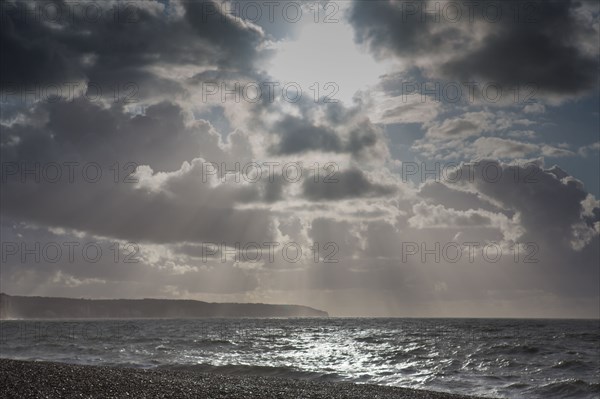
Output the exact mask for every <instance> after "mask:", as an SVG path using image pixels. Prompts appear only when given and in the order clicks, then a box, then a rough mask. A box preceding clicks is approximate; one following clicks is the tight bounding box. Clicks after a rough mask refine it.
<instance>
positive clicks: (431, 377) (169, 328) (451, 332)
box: [0, 318, 600, 399]
mask: <svg viewBox="0 0 600 399" xmlns="http://www.w3.org/2000/svg"><path fill="white" fill-rule="evenodd" d="M599 323H600V322H599V321H598V320H595V321H592V320H589V321H584V320H577V321H566V320H480V319H479V320H466V319H336V318H329V319H236V320H232V319H212V320H211V319H208V320H207V319H204V320H95V321H93V320H92V321H18V320H13V321H3V322H1V323H0V332H1V335H0V356H1V357H5V358H14V359H29V360H49V361H59V362H69V363H80V364H102V365H122V366H133V367H165V368H186V369H192V370H198V371H208V372H211V371H216V372H220V373H233V374H258V375H272V376H283V377H294V378H308V379H318V380H336V381H352V382H360V383H374V384H381V385H393V386H401V387H410V388H422V389H432V390H438V391H445V392H453V393H464V394H473V395H481V396H491V397H502V398H544V399H546V398H600V324H599Z"/></svg>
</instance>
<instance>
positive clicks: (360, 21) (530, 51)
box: [350, 0, 599, 94]
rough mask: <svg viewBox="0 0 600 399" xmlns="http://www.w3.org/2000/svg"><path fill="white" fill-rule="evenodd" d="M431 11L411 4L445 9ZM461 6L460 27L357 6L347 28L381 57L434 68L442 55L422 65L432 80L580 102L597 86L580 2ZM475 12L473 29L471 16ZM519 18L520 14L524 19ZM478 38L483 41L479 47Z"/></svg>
mask: <svg viewBox="0 0 600 399" xmlns="http://www.w3.org/2000/svg"><path fill="white" fill-rule="evenodd" d="M432 3H433V2H432ZM432 3H429V2H425V1H423V2H415V3H411V4H412V6H413V7H416V8H417V10H421V9H427V10H433V9H435V5H436V4H437V5H438V6H439V5H440V3H434V4H432ZM458 4H459V8H460V9H462V10H463V13H462V17H461V18H460V19H459V20H458V22H450V20H449V18H447V17H444V16H442V17H441V18H440V19H439V21H437V22H433V21H432V20H431V16H429V17H426V18H429V19H428V20H426V21H423V20H422V19H421V15H422V14H421V13H420V12H417V13H416V14H412V13H413V11H411V10H409V9H408V8H407V3H406V2H402V1H398V2H395V1H371V2H367V1H355V2H354V4H353V6H352V9H351V10H350V21H351V22H352V24H353V26H354V29H355V35H356V40H357V41H358V42H359V43H366V44H368V45H369V47H370V49H371V50H372V51H373V52H374V53H375V54H376V55H377V56H378V57H381V58H385V57H389V56H390V55H396V56H399V57H402V58H405V59H407V60H411V57H418V56H425V57H429V58H430V59H431V60H433V59H435V58H436V54H444V57H445V58H444V59H441V60H440V61H438V62H435V63H434V64H433V65H434V66H431V65H432V63H431V62H429V63H425V64H427V66H426V67H425V68H426V69H428V74H429V75H432V74H433V75H435V76H436V77H438V78H439V77H443V78H447V79H458V80H460V81H464V82H469V81H478V82H481V81H484V82H494V83H497V84H500V85H502V87H504V88H507V89H508V88H514V87H523V86H525V85H533V86H534V87H536V88H537V90H538V91H539V92H545V93H555V94H577V93H580V92H583V91H587V90H589V89H590V88H592V87H596V86H597V84H598V79H597V71H598V65H599V64H598V57H597V48H598V45H599V43H598V32H597V31H594V28H593V27H592V25H591V24H588V23H585V22H583V21H582V20H581V19H580V18H578V16H577V14H576V11H577V10H578V9H580V8H581V7H582V2H577V1H570V0H567V1H560V2H556V1H553V2H538V1H534V2H527V1H523V2H498V1H493V0H489V1H481V2H477V3H476V4H475V3H472V2H470V3H469V2H458ZM474 4H475V6H474ZM583 4H586V3H585V2H584V3H583ZM488 5H490V6H493V7H494V9H495V10H499V13H500V14H499V15H500V17H499V18H497V19H496V18H491V17H490V16H489V15H487V14H484V13H483V11H482V10H484V9H486V7H487V6H488ZM588 5H589V4H588ZM525 6H527V7H525ZM473 7H474V13H473V20H472V22H471V21H470V19H469V17H468V12H467V10H469V9H470V8H473ZM515 10H520V12H521V13H520V14H519V18H516V17H515V15H516V14H515ZM440 15H444V14H443V13H442V14H440ZM484 15H485V16H484ZM492 16H493V15H492ZM486 18H487V19H486ZM557 27H560V29H557ZM474 33H477V34H474ZM480 35H482V36H483V39H481V40H477V39H476V37H477V36H480ZM590 48H592V49H593V48H595V49H596V50H592V51H596V53H595V54H594V53H590V51H589V49H590ZM449 55H450V57H448V56H449Z"/></svg>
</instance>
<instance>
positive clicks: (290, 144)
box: [271, 116, 380, 157]
mask: <svg viewBox="0 0 600 399" xmlns="http://www.w3.org/2000/svg"><path fill="white" fill-rule="evenodd" d="M331 117H332V118H334V119H335V118H337V116H331ZM345 122H346V124H347V125H346V126H347V127H346V126H345V127H344V129H345V130H346V131H345V132H341V133H340V132H338V131H336V130H335V129H334V128H332V127H329V126H327V125H324V126H317V125H315V124H313V123H312V122H311V121H310V120H307V119H305V118H299V117H295V116H286V117H285V118H283V119H282V120H281V121H279V122H277V123H276V124H275V126H274V127H273V131H274V132H275V133H276V134H277V135H279V142H278V143H277V144H276V145H274V146H273V147H272V148H271V152H272V153H274V154H278V155H291V154H300V153H304V152H309V151H319V152H325V153H326V152H333V153H349V154H352V155H354V156H355V157H360V156H362V155H363V153H364V152H365V151H367V150H369V149H372V148H373V147H375V145H376V144H377V143H378V141H379V140H380V137H379V133H378V131H377V128H376V127H375V126H374V125H373V124H371V123H370V122H369V121H362V122H358V123H352V121H351V120H348V119H346V120H345Z"/></svg>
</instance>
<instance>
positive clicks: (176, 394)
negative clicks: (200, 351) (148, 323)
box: [0, 358, 489, 399]
mask: <svg viewBox="0 0 600 399" xmlns="http://www.w3.org/2000/svg"><path fill="white" fill-rule="evenodd" d="M0 385H1V386H2V388H0V391H2V393H3V396H4V397H7V398H39V397H44V398H202V399H229V398H231V399H253V398H256V399H259V398H260V399H275V398H276V399H292V398H307V399H308V398H310V399H337V398H339V399H341V398H344V399H364V398H377V399H391V398H395V399H467V398H469V399H476V398H478V399H482V398H481V397H475V396H465V395H458V394H451V393H442V392H433V391H426V390H416V389H409V388H397V387H389V386H381V385H371V384H353V383H347V382H317V381H309V380H297V379H291V378H281V377H263V376H261V377H255V376H237V375H224V374H213V373H197V372H191V371H175V370H164V369H136V368H124V367H107V366H88V365H86V366H82V365H75V364H67V363H54V362H37V361H23V360H12V359H5V358H0ZM487 399H489V398H487Z"/></svg>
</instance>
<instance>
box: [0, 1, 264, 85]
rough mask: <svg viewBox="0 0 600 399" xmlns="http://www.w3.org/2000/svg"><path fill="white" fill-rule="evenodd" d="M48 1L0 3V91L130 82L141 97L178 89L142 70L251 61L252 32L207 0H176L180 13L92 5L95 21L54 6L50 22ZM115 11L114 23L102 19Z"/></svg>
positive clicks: (160, 6) (255, 38) (69, 7)
mask: <svg viewBox="0 0 600 399" xmlns="http://www.w3.org/2000/svg"><path fill="white" fill-rule="evenodd" d="M48 3H49V2H45V3H44V4H37V3H33V2H27V1H17V2H14V3H12V2H10V3H8V2H7V3H3V4H2V6H3V14H2V16H3V21H2V35H1V41H2V42H1V47H2V55H3V61H2V81H1V82H2V88H3V89H5V90H15V88H23V87H32V86H35V85H42V84H50V83H53V84H64V83H67V82H71V81H85V82H87V81H92V82H94V83H96V84H100V85H102V87H103V88H104V89H105V90H108V86H110V85H114V84H124V83H127V82H134V83H136V84H138V86H140V87H142V88H143V91H142V90H140V92H141V93H142V94H143V93H149V92H155V91H158V92H160V89H161V88H162V89H163V90H164V89H165V88H171V89H172V90H177V89H178V86H177V84H176V83H174V82H169V81H168V79H164V78H161V77H160V76H157V75H156V74H154V73H151V72H149V71H150V69H149V67H151V66H173V65H192V66H194V67H198V66H211V65H212V66H220V67H225V68H230V69H231V68H234V69H242V70H243V69H246V68H248V67H250V66H251V65H252V64H253V62H254V61H255V59H256V57H257V56H258V54H259V47H260V43H261V41H262V40H263V34H262V32H261V31H260V30H259V29H258V28H255V27H254V26H253V25H251V24H246V23H242V20H240V19H234V18H231V17H230V16H227V15H223V14H221V8H220V7H216V6H214V3H213V2H212V1H208V0H206V1H193V2H183V3H182V4H183V8H181V6H180V5H178V3H167V4H165V3H160V2H154V1H143V2H139V1H136V2H127V3H124V4H119V3H103V2H96V3H93V4H94V7H95V8H94V12H96V13H99V14H100V15H101V16H102V17H101V18H97V19H96V18H91V17H90V16H87V17H86V14H85V12H84V11H82V10H81V9H78V8H74V5H73V3H72V2H66V1H65V2H63V1H55V2H53V4H55V8H56V9H58V10H60V11H59V12H60V15H61V18H57V19H56V21H58V22H55V23H51V21H50V17H44V15H45V14H44V13H41V14H40V11H39V10H40V9H41V10H43V9H44V7H41V6H43V5H46V4H48ZM36 7H37V8H36ZM32 8H33V9H34V10H37V12H38V15H42V16H41V17H38V18H34V17H32V16H31V15H33V14H32V12H31V11H27V10H31V9H32ZM115 9H118V10H120V12H121V14H120V15H121V19H116V20H115V18H114V17H112V18H110V17H107V16H111V15H114V12H115V11H114V10H115ZM83 10H85V8H83ZM208 10H210V11H208ZM111 12H112V13H113V14H111ZM94 15H95V14H94ZM57 24H58V25H59V28H57V26H56V25H57Z"/></svg>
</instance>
